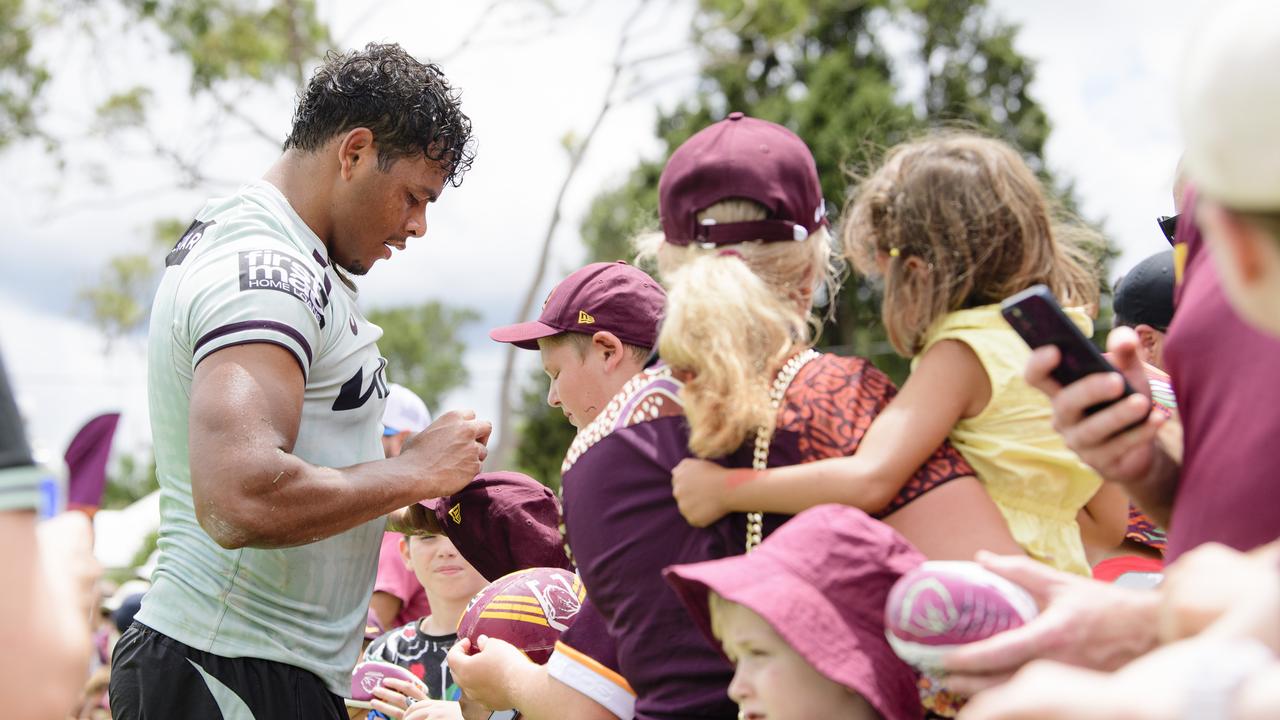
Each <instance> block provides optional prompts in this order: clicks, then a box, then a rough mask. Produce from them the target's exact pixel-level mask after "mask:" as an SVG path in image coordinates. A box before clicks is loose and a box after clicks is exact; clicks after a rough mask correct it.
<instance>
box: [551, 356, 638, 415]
mask: <svg viewBox="0 0 1280 720" xmlns="http://www.w3.org/2000/svg"><path fill="white" fill-rule="evenodd" d="M539 347H540V350H541V352H542V369H543V370H545V371H546V373H547V377H549V378H551V388H550V389H549V390H548V391H547V404H548V405H550V406H551V407H558V408H560V410H561V411H562V412H564V415H565V417H567V418H569V424H571V425H573V426H574V427H576V428H582V427H585V426H587V425H588V424H590V423H591V421H592V420H595V419H596V416H597V415H599V414H600V411H601V410H602V409H603V408H604V405H605V403H607V402H608V401H609V398H611V397H613V396H614V394H616V393H617V392H618V390H619V388H617V387H611V383H610V377H611V375H610V373H609V370H608V368H607V367H606V363H605V360H604V357H603V355H602V352H601V351H599V350H598V349H597V348H596V347H595V346H592V347H591V348H588V350H587V354H586V357H583V356H582V355H581V354H580V353H579V351H578V348H577V347H576V346H575V345H573V344H572V343H558V344H554V345H549V344H540V345H539Z"/></svg>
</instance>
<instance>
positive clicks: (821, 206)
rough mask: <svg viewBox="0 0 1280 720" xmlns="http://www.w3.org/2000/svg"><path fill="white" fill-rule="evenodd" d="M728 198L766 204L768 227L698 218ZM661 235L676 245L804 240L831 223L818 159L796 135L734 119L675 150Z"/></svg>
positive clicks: (663, 189)
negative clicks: (699, 220)
mask: <svg viewBox="0 0 1280 720" xmlns="http://www.w3.org/2000/svg"><path fill="white" fill-rule="evenodd" d="M729 198H744V199H746V200H753V201H755V202H757V203H760V204H761V205H763V206H764V207H765V208H767V209H768V211H769V217H768V219H765V220H752V221H748V222H738V223H722V224H718V225H717V224H704V223H700V222H698V217H697V216H698V213H699V212H701V211H703V210H706V209H707V208H709V207H711V206H712V205H715V204H716V203H718V202H720V201H721V200H727V199H729ZM658 214H659V215H660V216H661V219H662V232H663V235H664V236H665V237H666V241H667V242H669V243H671V244H673V245H689V244H691V243H699V244H704V245H709V246H715V245H732V244H735V243H741V242H747V241H750V240H764V241H778V240H804V239H805V238H807V237H809V235H810V234H812V233H813V232H814V231H815V230H817V229H818V228H819V227H822V226H824V225H826V224H827V209H826V203H824V202H823V200H822V184H821V183H820V182H819V181H818V168H817V166H816V165H815V164H814V161H813V153H811V152H809V147H808V146H807V145H805V144H804V141H803V140H801V139H800V138H799V137H798V136H797V135H796V134H795V133H793V132H791V131H790V130H788V129H786V128H785V127H783V126H781V125H778V124H777V123H771V122H769V121H767V120H759V119H757V118H753V117H747V116H746V115H743V114H742V113H740V112H735V113H730V114H729V117H727V118H725V119H724V120H721V121H720V122H718V123H716V124H714V125H711V126H709V127H706V128H703V129H702V130H700V131H698V132H697V133H696V134H695V135H694V136H693V137H691V138H689V139H688V140H686V141H685V142H684V144H683V145H681V146H680V147H678V148H676V151H675V152H674V153H672V154H671V159H669V160H667V166H666V167H665V168H663V170H662V177H661V178H660V179H659V180H658Z"/></svg>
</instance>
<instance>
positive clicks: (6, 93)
mask: <svg viewBox="0 0 1280 720" xmlns="http://www.w3.org/2000/svg"><path fill="white" fill-rule="evenodd" d="M34 25H35V22H34V20H33V19H32V18H30V17H29V16H28V15H27V13H26V8H24V5H23V0H0V28H3V30H0V149H2V148H4V147H5V146H6V145H8V144H9V143H11V142H13V141H14V140H18V139H22V138H28V137H35V136H38V135H39V134H40V132H39V129H38V127H37V123H36V118H37V114H38V112H39V110H40V107H39V104H38V103H39V98H40V93H41V92H42V91H43V89H44V86H45V84H46V83H47V82H48V81H49V71H48V69H47V68H45V67H44V66H43V65H40V64H39V63H36V62H34V61H33V60H32V59H31V57H30V55H31V46H32V40H33V38H34V31H35V27H34Z"/></svg>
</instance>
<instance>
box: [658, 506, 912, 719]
mask: <svg viewBox="0 0 1280 720" xmlns="http://www.w3.org/2000/svg"><path fill="white" fill-rule="evenodd" d="M924 560H925V558H924V556H923V555H921V554H920V551H918V550H916V549H915V548H914V547H912V546H911V544H910V543H908V542H907V541H906V539H905V538H903V537H902V536H901V535H899V534H898V533H897V532H896V531H894V530H893V529H892V528H890V527H889V526H888V525H885V524H884V523H881V522H879V521H877V520H873V519H872V518H871V517H869V516H868V515H867V514H866V513H864V512H862V511H861V510H857V509H856V508H851V507H848V506H845V505H821V506H818V507H815V508H810V509H809V510H806V511H804V512H802V513H800V514H799V515H797V516H795V517H794V518H793V519H791V520H790V521H788V522H787V523H786V524H784V525H783V526H782V527H781V528H779V529H778V530H777V531H775V532H774V533H773V534H772V535H770V536H769V537H768V538H767V539H765V541H764V542H763V543H761V544H760V547H759V548H757V549H756V550H755V552H753V553H751V554H749V555H738V556H735V557H729V558H723V559H720V560H711V561H709V562H700V563H692V564H689V565H674V566H672V567H669V568H667V569H666V571H665V575H666V578H667V582H669V583H670V584H671V585H672V586H673V587H674V588H675V590H676V594H677V595H679V596H680V598H681V599H682V600H683V601H684V603H685V605H686V606H688V609H689V612H690V613H691V614H692V615H693V618H694V620H695V621H696V623H697V625H698V627H699V628H700V629H701V630H702V632H703V634H705V635H706V636H707V637H708V638H709V639H710V640H711V642H712V644H713V645H715V646H716V647H719V642H718V641H717V640H716V639H715V637H714V636H713V635H712V633H711V615H710V610H709V608H708V606H707V598H708V594H709V592H711V591H714V592H715V593H716V594H717V595H720V596H721V597H723V598H725V599H726V600H729V601H731V602H735V603H738V604H741V605H744V606H746V607H747V608H749V609H751V610H753V611H754V612H756V613H757V614H759V615H760V616H761V617H763V618H764V619H765V620H766V621H767V622H768V623H769V624H770V625H771V626H772V627H773V629H774V630H775V631H777V633H778V635H780V636H781V637H782V639H783V640H785V641H786V642H787V644H788V645H790V646H791V647H792V648H794V649H795V650H796V652H798V653H800V655H801V657H803V658H804V659H805V660H806V661H808V663H809V664H810V665H812V666H813V667H814V668H815V669H816V670H817V671H818V672H820V673H822V675H824V676H826V677H827V678H828V679H830V680H832V681H834V682H836V683H839V684H840V685H843V686H845V687H847V688H849V689H851V690H853V691H855V692H857V693H858V694H859V695H861V696H862V697H864V698H865V699H866V700H867V702H869V703H871V705H872V707H874V708H875V709H876V711H877V712H879V713H880V715H881V716H883V717H884V718H886V720H919V719H920V717H921V716H922V715H923V710H922V709H921V706H920V694H919V690H918V689H917V685H916V674H915V672H914V671H913V670H912V669H911V668H910V667H909V666H908V665H907V664H906V663H904V662H903V661H902V660H900V659H899V658H898V656H897V655H896V654H895V653H894V652H893V649H892V648H890V647H889V642H888V641H887V640H886V639H885V626H884V607H885V601H886V600H887V599H888V597H889V590H890V588H892V587H893V584H894V582H896V581H897V580H898V578H900V577H902V575H903V574H905V573H906V572H908V571H910V570H912V569H914V568H915V567H917V566H918V565H920V564H921V563H923V562H924Z"/></svg>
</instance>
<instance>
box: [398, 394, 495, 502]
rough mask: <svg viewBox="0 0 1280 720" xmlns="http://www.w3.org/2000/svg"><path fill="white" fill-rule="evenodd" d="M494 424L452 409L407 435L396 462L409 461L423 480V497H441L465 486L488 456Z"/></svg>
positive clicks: (466, 412)
mask: <svg viewBox="0 0 1280 720" xmlns="http://www.w3.org/2000/svg"><path fill="white" fill-rule="evenodd" d="M492 431H493V426H492V425H490V424H489V423H488V422H487V421H485V420H477V419H476V414H475V413H474V412H472V411H470V410H451V411H449V412H447V413H445V414H443V415H441V416H440V417H438V418H436V420H435V422H433V423H431V425H430V426H429V427H428V428H427V429H426V430H423V431H422V432H420V433H418V434H417V435H414V436H413V437H411V438H409V439H408V440H407V441H406V442H405V444H404V449H403V450H401V452H400V456H399V457H397V458H394V461H396V462H404V463H411V464H413V465H414V466H415V467H416V468H418V469H419V473H418V474H419V475H420V476H421V477H422V478H423V479H424V480H425V481H426V482H424V485H423V488H422V497H420V498H418V499H419V500H426V499H428V498H436V497H444V496H446V495H452V494H454V493H456V492H458V491H459V490H461V489H462V488H464V487H466V485H467V483H469V482H471V479H472V478H474V477H475V476H476V475H478V474H479V473H480V466H481V464H482V463H483V462H484V459H485V457H486V456H487V455H488V453H489V450H488V447H487V446H488V443H489V434H490V433H491V432H492Z"/></svg>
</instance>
